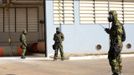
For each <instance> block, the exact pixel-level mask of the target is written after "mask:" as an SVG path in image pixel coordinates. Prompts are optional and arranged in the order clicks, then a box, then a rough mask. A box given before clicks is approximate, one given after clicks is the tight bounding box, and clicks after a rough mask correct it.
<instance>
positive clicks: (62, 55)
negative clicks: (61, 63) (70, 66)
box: [60, 45, 64, 60]
mask: <svg viewBox="0 0 134 75" xmlns="http://www.w3.org/2000/svg"><path fill="white" fill-rule="evenodd" d="M60 55H61V60H64V51H63V46H62V45H61V46H60Z"/></svg>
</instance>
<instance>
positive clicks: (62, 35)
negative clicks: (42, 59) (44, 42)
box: [61, 33, 64, 41]
mask: <svg viewBox="0 0 134 75" xmlns="http://www.w3.org/2000/svg"><path fill="white" fill-rule="evenodd" d="M61 39H62V41H64V34H63V33H61Z"/></svg>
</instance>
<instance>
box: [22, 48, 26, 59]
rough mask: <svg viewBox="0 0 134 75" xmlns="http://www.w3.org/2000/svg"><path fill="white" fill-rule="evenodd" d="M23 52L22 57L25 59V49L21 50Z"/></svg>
mask: <svg viewBox="0 0 134 75" xmlns="http://www.w3.org/2000/svg"><path fill="white" fill-rule="evenodd" d="M22 50H23V52H22V57H25V55H26V48H22Z"/></svg>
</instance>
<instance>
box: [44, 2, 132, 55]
mask: <svg viewBox="0 0 134 75" xmlns="http://www.w3.org/2000/svg"><path fill="white" fill-rule="evenodd" d="M74 4H75V5H74V12H75V23H74V25H62V32H63V33H64V35H65V41H64V42H63V45H64V51H65V52H69V53H107V51H108V49H109V37H108V35H107V34H106V33H105V31H104V29H103V28H102V27H100V26H99V25H98V24H89V25H81V24H80V21H79V1H75V2H74ZM46 11H47V14H46V15H47V16H46V18H47V48H48V54H49V55H51V54H52V53H53V52H54V51H53V49H52V44H53V43H54V41H53V34H54V33H55V28H56V27H58V25H54V22H53V1H52V0H50V1H47V2H46ZM102 25H103V26H104V27H109V26H108V24H102ZM133 28H134V25H133V24H125V30H126V34H127V40H126V41H125V42H124V47H123V51H124V52H126V51H130V52H134V47H133V46H134V35H133V32H134V29H133ZM127 43H131V44H132V48H131V49H127V48H126V44H127ZM97 44H101V45H102V49H101V50H100V51H97V50H96V45H97Z"/></svg>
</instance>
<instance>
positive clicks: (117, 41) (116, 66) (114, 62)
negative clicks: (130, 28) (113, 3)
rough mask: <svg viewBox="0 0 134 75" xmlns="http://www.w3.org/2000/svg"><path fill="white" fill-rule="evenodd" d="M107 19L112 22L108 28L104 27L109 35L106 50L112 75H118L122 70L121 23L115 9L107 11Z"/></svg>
mask: <svg viewBox="0 0 134 75" xmlns="http://www.w3.org/2000/svg"><path fill="white" fill-rule="evenodd" d="M108 21H109V22H112V27H111V28H110V29H108V28H106V29H105V31H106V32H107V33H108V34H109V35H110V49H109V52H108V59H109V64H110V66H111V70H112V73H113V75H120V74H121V70H122V65H121V56H120V53H121V50H122V46H123V45H122V34H123V31H122V24H121V23H120V22H119V20H118V18H117V13H116V11H114V10H112V11H110V12H109V17H108Z"/></svg>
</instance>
